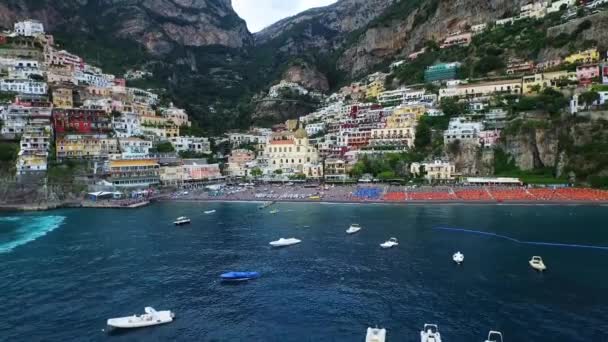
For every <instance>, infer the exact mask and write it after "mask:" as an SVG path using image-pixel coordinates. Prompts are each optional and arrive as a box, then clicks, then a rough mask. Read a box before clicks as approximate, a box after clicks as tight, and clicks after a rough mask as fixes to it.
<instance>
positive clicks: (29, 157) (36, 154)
mask: <svg viewBox="0 0 608 342" xmlns="http://www.w3.org/2000/svg"><path fill="white" fill-rule="evenodd" d="M47 156H48V152H46V151H31V150H21V151H20V152H19V157H18V158H17V165H16V166H17V175H27V174H33V173H40V172H46V169H47Z"/></svg>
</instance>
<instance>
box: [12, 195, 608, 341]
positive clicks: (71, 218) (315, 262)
mask: <svg viewBox="0 0 608 342" xmlns="http://www.w3.org/2000/svg"><path fill="white" fill-rule="evenodd" d="M258 206H259V203H257V204H256V203H194V202H191V203H178V202H164V203H156V204H153V205H151V206H148V207H145V208H140V209H136V210H112V209H65V210H56V211H49V212H44V213H15V214H11V213H2V214H0V296H1V297H0V298H1V300H0V303H1V306H0V341H11V342H12V341H27V342H30V341H146V342H149V341H264V342H265V341H364V340H365V333H366V329H367V328H368V327H376V326H378V327H382V328H386V329H387V331H388V333H387V341H390V342H392V341H420V330H421V329H422V327H423V326H424V324H425V323H431V324H437V325H438V326H439V331H440V333H441V335H442V340H443V341H444V342H446V341H447V342H451V341H466V342H474V341H484V340H485V338H486V337H487V334H488V331H490V330H498V331H501V332H502V333H503V335H504V339H505V341H518V342H525V341H564V342H576V341H608V273H607V272H608V248H606V247H608V207H605V206H552V205H547V206H542V205H534V206H526V205H521V206H518V205H411V206H404V205H382V204H364V205H363V204H360V205H357V204H328V203H314V204H313V203H281V204H276V205H274V206H272V207H271V208H267V209H264V210H261V209H259V208H258ZM272 209H278V210H279V212H278V213H277V214H274V215H273V214H270V210H272ZM206 210H216V212H215V213H213V214H209V215H206V214H205V213H204V211H206ZM178 216H188V217H189V218H191V219H192V224H191V225H189V226H184V227H175V226H174V225H173V224H172V222H173V220H174V219H176V218H177V217H178ZM351 223H358V224H360V225H361V226H362V227H363V229H362V230H361V232H360V233H358V234H355V235H349V236H347V234H346V233H345V230H346V229H347V228H348V227H349V226H350V224H351ZM440 228H441V229H440ZM281 237H284V238H291V237H295V238H298V239H301V240H302V243H301V244H299V245H296V246H291V247H288V248H283V249H272V248H271V247H270V246H269V244H268V243H269V242H270V241H273V240H277V239H279V238H281ZM391 237H395V238H397V239H398V240H399V246H397V247H395V248H393V249H390V250H383V249H381V248H380V246H379V245H380V243H382V242H384V241H386V240H388V239H389V238H391ZM456 251H461V252H462V253H464V255H465V262H464V264H463V265H460V266H459V265H456V264H454V263H453V261H452V255H453V253H455V252H456ZM535 255H538V256H542V258H543V260H544V262H545V264H546V265H547V267H548V270H547V271H546V272H544V273H539V272H536V271H534V270H533V269H532V268H531V267H530V266H529V264H528V260H529V259H530V258H531V257H532V256H535ZM227 271H258V272H260V273H261V277H260V278H259V279H256V280H252V281H249V282H246V283H240V284H237V285H234V284H224V283H222V282H220V281H219V276H220V274H222V273H224V272H227ZM146 306H152V307H154V308H155V309H157V310H172V311H174V312H175V314H176V317H175V321H174V322H173V323H171V324H167V325H163V326H157V327H152V328H146V329H139V330H132V331H117V330H110V329H108V328H107V327H106V320H107V319H108V318H112V317H121V316H129V315H133V314H140V313H143V311H144V307H146Z"/></svg>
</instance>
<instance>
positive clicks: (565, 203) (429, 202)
mask: <svg viewBox="0 0 608 342" xmlns="http://www.w3.org/2000/svg"><path fill="white" fill-rule="evenodd" d="M153 202H183V203H195V202H202V203H265V202H275V203H309V204H374V205H378V204H384V205H399V206H407V205H520V206H534V205H554V206H579V205H585V206H608V201H565V200H557V201H503V202H499V201H463V200H451V201H444V200H411V201H355V200H305V199H304V200H297V199H284V200H283V199H277V200H272V201H260V200H244V199H229V198H222V199H215V198H191V199H190V198H180V199H162V198H159V199H156V200H154V201H153Z"/></svg>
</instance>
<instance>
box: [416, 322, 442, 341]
mask: <svg viewBox="0 0 608 342" xmlns="http://www.w3.org/2000/svg"><path fill="white" fill-rule="evenodd" d="M420 342H441V334H439V327H437V325H435V324H425V325H424V329H423V330H422V331H421V332H420Z"/></svg>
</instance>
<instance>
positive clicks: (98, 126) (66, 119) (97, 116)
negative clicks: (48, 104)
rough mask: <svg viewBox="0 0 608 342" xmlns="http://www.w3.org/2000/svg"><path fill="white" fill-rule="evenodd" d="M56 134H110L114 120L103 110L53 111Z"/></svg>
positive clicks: (63, 109)
mask: <svg viewBox="0 0 608 342" xmlns="http://www.w3.org/2000/svg"><path fill="white" fill-rule="evenodd" d="M53 127H54V128H55V133H57V134H62V133H81V134H94V133H108V132H111V131H112V118H111V116H110V115H109V114H108V113H106V112H105V111H103V110H95V109H82V108H56V109H53Z"/></svg>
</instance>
